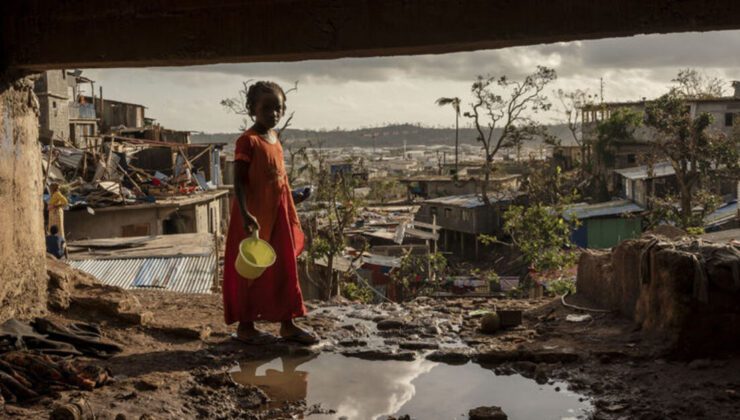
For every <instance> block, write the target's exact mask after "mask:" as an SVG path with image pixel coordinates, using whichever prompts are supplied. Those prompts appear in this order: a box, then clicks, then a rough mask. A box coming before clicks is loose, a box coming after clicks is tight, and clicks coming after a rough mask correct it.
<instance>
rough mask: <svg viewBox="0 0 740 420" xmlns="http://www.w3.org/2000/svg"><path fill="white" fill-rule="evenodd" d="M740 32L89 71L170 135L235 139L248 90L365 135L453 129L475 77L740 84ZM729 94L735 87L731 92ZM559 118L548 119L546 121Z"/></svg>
mask: <svg viewBox="0 0 740 420" xmlns="http://www.w3.org/2000/svg"><path fill="white" fill-rule="evenodd" d="M737 51H740V31H721V32H705V33H684V34H669V35H644V36H636V37H631V38H614V39H604V40H596V41H578V42H569V43H558V44H547V45H537V46H529V47H517V48H507V49H501V50H486V51H476V52H465V53H455V54H443V55H421V56H404V57H378V58H353V59H341V60H329V61H318V60H316V61H303V62H295V63H256V64H217V65H209V66H194V67H162V68H146V69H101V70H85V73H84V74H85V75H87V76H89V77H91V78H93V79H95V80H96V81H97V82H98V84H101V85H102V86H103V89H104V91H103V93H104V96H105V97H107V98H110V99H117V100H122V101H128V102H135V103H142V104H144V105H146V106H147V107H148V110H147V116H149V117H153V118H156V119H157V120H158V121H159V122H160V123H161V124H163V125H164V126H166V127H170V128H175V129H182V130H194V131H205V132H211V133H215V132H233V131H235V130H237V129H238V127H239V125H240V121H241V118H240V117H239V116H236V115H234V114H230V113H228V112H227V111H226V110H225V109H224V108H223V107H221V105H220V104H219V102H220V100H221V99H222V98H226V97H233V96H235V95H236V92H237V91H238V89H239V88H240V86H241V84H242V81H243V80H247V79H272V80H275V81H277V82H279V83H281V84H284V85H286V86H289V85H292V84H293V82H294V81H298V82H299V90H298V91H297V92H295V93H293V94H291V96H290V97H289V101H288V106H289V108H290V109H291V110H293V111H296V114H295V118H294V124H293V126H294V127H296V128H308V129H332V128H336V127H341V128H347V129H352V128H360V127H368V126H377V125H381V124H386V123H421V124H424V125H429V126H450V125H451V124H453V123H454V120H453V119H452V113H451V112H450V111H449V110H447V109H441V108H439V107H437V106H436V105H435V104H434V100H435V99H436V98H438V97H441V96H459V97H460V98H462V99H464V100H466V101H467V99H468V98H469V88H470V83H471V81H472V80H473V79H474V78H475V76H476V75H478V74H493V75H501V74H506V75H507V76H509V77H520V76H522V75H524V74H527V73H530V72H532V71H533V70H534V69H535V67H536V66H537V65H546V66H549V67H553V68H555V69H556V71H557V73H558V80H557V81H556V82H555V83H554V84H553V85H552V90H556V89H558V88H563V89H566V90H570V89H577V88H578V89H589V90H591V91H592V92H594V93H596V92H598V91H599V79H600V78H603V80H604V86H605V87H604V96H605V100H607V101H612V100H630V99H639V98H642V97H654V96H657V95H659V94H661V93H663V92H664V91H665V90H666V89H667V86H668V85H669V84H670V80H671V79H672V78H673V77H674V76H675V74H676V72H677V71H678V70H679V69H680V68H686V67H692V68H697V69H699V70H701V71H703V72H705V73H707V74H708V75H710V76H715V77H720V78H723V79H726V80H728V81H729V80H734V79H740V55H738V54H737ZM726 93H728V94H729V93H730V92H729V84H728V90H727V92H726ZM556 117H557V116H556V115H549V116H546V117H543V118H547V119H548V120H550V121H554V120H555V119H556Z"/></svg>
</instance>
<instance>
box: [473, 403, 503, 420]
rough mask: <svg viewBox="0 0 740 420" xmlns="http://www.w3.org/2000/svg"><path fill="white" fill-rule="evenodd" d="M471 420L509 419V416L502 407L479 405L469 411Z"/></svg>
mask: <svg viewBox="0 0 740 420" xmlns="http://www.w3.org/2000/svg"><path fill="white" fill-rule="evenodd" d="M468 418H469V419H470V420H507V419H508V418H509V417H508V416H507V415H506V413H504V412H503V411H502V410H501V407H496V406H490V407H477V408H474V409H472V410H470V411H469V412H468Z"/></svg>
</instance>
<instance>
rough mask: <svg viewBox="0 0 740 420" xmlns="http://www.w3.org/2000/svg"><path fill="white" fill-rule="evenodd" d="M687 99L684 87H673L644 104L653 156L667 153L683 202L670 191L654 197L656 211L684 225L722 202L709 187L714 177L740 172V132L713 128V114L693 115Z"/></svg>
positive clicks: (696, 224)
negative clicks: (652, 134)
mask: <svg viewBox="0 0 740 420" xmlns="http://www.w3.org/2000/svg"><path fill="white" fill-rule="evenodd" d="M689 92H693V91H689ZM687 99H688V98H687V94H686V92H685V90H682V89H677V88H676V89H672V90H671V91H670V92H669V93H667V94H665V95H663V96H661V97H660V98H658V99H657V100H655V101H653V102H651V103H650V104H648V106H647V108H646V110H645V115H646V118H645V123H646V125H647V126H649V127H651V128H653V129H654V130H655V139H654V142H653V156H654V158H653V160H655V159H657V157H658V156H659V157H665V158H666V159H667V160H668V162H670V164H671V166H672V167H673V169H674V171H675V174H676V175H675V176H676V182H677V184H678V203H679V207H676V206H675V205H674V204H673V203H671V202H670V199H671V197H668V198H669V199H668V200H654V201H653V203H652V205H653V207H654V212H656V213H657V214H660V215H662V217H664V218H665V219H666V220H668V221H674V222H676V223H677V224H678V225H679V226H680V227H682V228H684V229H689V228H698V227H702V226H703V224H704V216H705V215H706V214H708V213H710V212H712V211H714V209H715V208H716V206H717V205H718V203H719V199H718V197H716V196H714V194H712V193H711V192H710V188H709V185H710V184H711V183H710V177H712V178H717V177H720V176H723V175H724V176H729V177H737V176H738V159H739V157H740V156H739V155H738V149H739V148H740V141H739V139H738V137H737V136H735V135H731V136H728V135H725V134H724V133H722V132H720V131H718V130H712V129H711V124H712V119H713V117H712V116H711V115H710V114H708V113H702V114H699V115H693V114H692V112H691V107H690V106H689V104H688V102H687Z"/></svg>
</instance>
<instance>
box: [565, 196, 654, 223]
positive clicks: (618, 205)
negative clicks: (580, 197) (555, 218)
mask: <svg viewBox="0 0 740 420" xmlns="http://www.w3.org/2000/svg"><path fill="white" fill-rule="evenodd" d="M643 210H645V209H644V208H642V207H640V206H638V205H637V204H635V203H633V202H631V201H629V200H613V201H607V202H605V203H597V204H583V203H582V204H575V205H573V206H570V207H569V208H568V209H566V210H565V212H563V217H565V218H566V219H573V218H575V219H579V220H580V219H590V218H593V217H604V216H617V215H620V214H624V213H637V212H641V211H643Z"/></svg>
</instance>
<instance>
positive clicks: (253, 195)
mask: <svg viewBox="0 0 740 420" xmlns="http://www.w3.org/2000/svg"><path fill="white" fill-rule="evenodd" d="M234 160H235V161H242V162H246V163H248V164H249V171H248V176H247V179H236V180H234V182H241V183H242V185H243V186H244V190H245V194H246V196H247V207H248V209H249V212H250V213H251V214H252V215H253V216H254V217H255V218H256V219H257V222H258V223H259V225H260V231H259V236H260V238H261V239H263V240H266V241H268V242H269V243H270V245H272V247H273V248H274V249H275V252H276V254H277V260H276V261H275V264H273V265H272V266H271V267H269V268H268V269H267V270H265V272H264V273H263V274H262V275H261V276H260V277H259V278H257V279H256V280H255V281H254V282H252V284H251V285H250V286H249V287H247V281H246V280H245V279H244V278H242V277H241V276H240V275H239V273H237V272H236V268H235V267H234V262H235V261H236V258H237V255H238V253H239V243H240V242H241V241H242V240H243V239H244V238H246V234H245V233H244V228H243V223H242V217H241V212H240V211H239V203H238V202H237V200H236V198H235V197H232V200H231V221H230V222H229V232H228V235H227V239H226V250H225V254H224V282H223V294H224V312H225V318H226V323H227V324H231V323H234V322H236V321H240V322H248V321H272V322H277V321H288V320H290V319H293V318H296V317H299V316H303V315H305V314H306V308H305V307H304V306H303V294H302V293H301V287H300V284H299V282H298V267H297V264H296V258H297V257H298V255H299V254H300V253H301V252H302V251H303V244H304V236H303V232H302V231H301V224H300V222H299V220H298V215H297V213H296V210H295V204H294V203H293V197H292V195H291V192H290V185H289V184H288V175H287V173H286V172H285V163H284V160H283V148H282V146H281V144H280V142H279V141H278V142H276V143H275V144H270V143H268V142H267V141H265V140H264V139H263V138H262V137H260V136H259V135H258V134H257V133H256V132H254V131H251V130H248V131H246V132H244V134H242V135H241V136H240V137H239V138H238V139H237V141H236V150H235V157H234Z"/></svg>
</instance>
